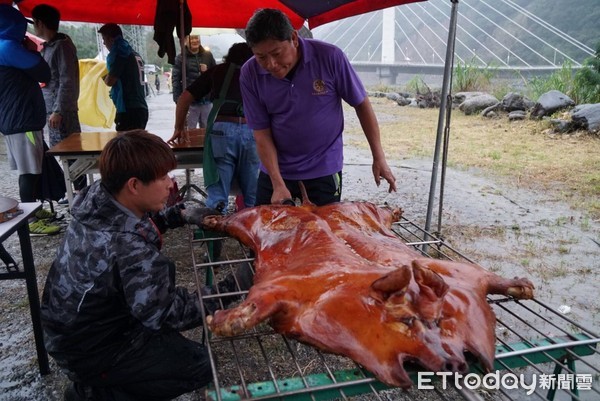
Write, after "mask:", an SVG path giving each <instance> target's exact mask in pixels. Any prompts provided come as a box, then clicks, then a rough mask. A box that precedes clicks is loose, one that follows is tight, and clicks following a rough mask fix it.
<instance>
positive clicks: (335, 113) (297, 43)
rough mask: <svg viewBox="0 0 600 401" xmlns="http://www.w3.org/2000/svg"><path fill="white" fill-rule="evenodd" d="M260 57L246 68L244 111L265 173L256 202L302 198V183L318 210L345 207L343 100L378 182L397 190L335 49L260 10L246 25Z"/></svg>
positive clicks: (362, 97)
mask: <svg viewBox="0 0 600 401" xmlns="http://www.w3.org/2000/svg"><path fill="white" fill-rule="evenodd" d="M246 41H247V43H248V45H249V46H250V48H251V49H252V52H253V53H254V56H255V57H254V58H252V59H250V60H249V61H248V62H247V63H246V64H245V65H244V66H243V68H242V72H241V76H240V84H241V89H242V97H243V100H244V112H245V115H246V119H247V122H248V125H249V126H250V127H251V128H252V129H253V130H254V137H255V140H256V145H257V150H258V154H259V157H260V160H261V166H260V169H261V172H260V175H259V178H258V191H257V199H256V204H257V205H261V204H269V203H281V202H283V201H285V200H287V199H290V198H300V197H301V195H300V190H299V186H298V183H299V182H300V181H301V182H302V183H303V184H304V186H305V188H306V190H307V193H308V197H309V199H310V200H311V201H312V202H314V203H315V204H317V205H324V204H328V203H332V202H339V201H340V198H341V189H342V166H343V140H342V133H343V130H344V116H343V110H342V100H344V101H345V102H346V103H348V104H350V105H351V106H352V107H354V109H355V110H356V114H357V116H358V119H359V120H360V124H361V126H362V128H363V131H364V133H365V136H366V137H367V141H368V142H369V146H370V148H371V153H372V154H373V175H374V178H375V182H376V184H377V185H379V184H380V181H381V178H383V179H385V180H386V181H387V182H388V183H389V191H390V192H391V191H395V190H396V178H395V177H394V174H393V173H392V171H391V170H390V168H389V166H388V164H387V162H386V160H385V154H384V152H383V149H382V147H381V140H380V134H379V126H378V124H377V118H376V117H375V113H374V112H373V109H372V107H371V103H370V102H369V98H368V97H367V94H366V91H365V89H364V87H363V85H362V83H361V81H360V80H359V78H358V76H357V75H356V73H355V71H354V70H353V69H352V66H351V65H350V62H349V61H348V59H347V58H346V56H345V55H344V53H343V52H342V51H341V50H340V49H339V48H337V47H335V46H333V45H330V44H327V43H324V42H320V41H316V40H311V39H303V38H300V37H299V36H298V33H297V32H296V31H295V30H294V28H293V27H292V25H291V23H290V21H289V19H288V18H287V16H286V15H285V14H284V13H283V12H281V11H279V10H275V9H261V10H258V11H257V12H256V13H255V14H254V15H253V16H252V18H251V19H250V21H248V25H247V26H246Z"/></svg>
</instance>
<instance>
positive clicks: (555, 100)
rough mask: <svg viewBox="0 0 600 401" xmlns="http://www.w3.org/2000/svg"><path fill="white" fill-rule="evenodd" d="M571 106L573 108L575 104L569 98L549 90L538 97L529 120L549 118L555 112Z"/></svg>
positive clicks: (559, 92)
mask: <svg viewBox="0 0 600 401" xmlns="http://www.w3.org/2000/svg"><path fill="white" fill-rule="evenodd" d="M573 106H575V102H574V101H573V99H571V98H570V97H569V96H567V95H565V94H564V93H562V92H561V91H557V90H551V91H549V92H546V93H544V94H543V95H542V96H540V98H539V99H538V101H537V103H536V104H535V106H533V110H532V111H531V118H541V117H543V116H549V115H550V114H552V113H554V112H555V111H558V110H562V109H566V108H568V107H573Z"/></svg>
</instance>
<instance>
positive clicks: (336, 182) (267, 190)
mask: <svg viewBox="0 0 600 401" xmlns="http://www.w3.org/2000/svg"><path fill="white" fill-rule="evenodd" d="M284 182H285V186H286V187H287V189H288V190H289V191H290V193H291V194H292V198H294V199H296V198H298V199H300V200H301V199H302V194H301V193H300V186H299V185H298V182H299V181H297V180H284ZM302 183H303V184H304V187H305V188H306V193H307V194H308V199H309V200H310V201H311V202H312V203H314V204H315V205H317V206H323V205H327V204H329V203H334V202H339V201H340V199H341V196H342V172H341V171H340V172H339V173H335V174H331V175H327V176H325V177H319V178H314V179H310V180H302ZM272 195H273V185H272V183H271V178H270V177H269V176H268V175H267V174H265V173H263V172H262V171H261V172H260V174H259V175H258V183H257V188H256V206H258V205H268V204H270V203H271V196H272Z"/></svg>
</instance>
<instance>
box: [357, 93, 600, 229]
mask: <svg viewBox="0 0 600 401" xmlns="http://www.w3.org/2000/svg"><path fill="white" fill-rule="evenodd" d="M371 102H372V103H373V106H374V109H375V111H376V114H377V116H378V119H379V123H380V127H381V137H382V143H383V146H384V149H385V151H386V154H387V156H388V158H391V159H404V158H410V157H414V156H422V157H432V156H433V150H434V147H435V141H436V133H437V126H438V119H439V110H438V109H419V108H415V107H400V106H398V105H396V103H395V102H393V101H391V100H388V99H384V98H371ZM550 127H551V126H550V123H549V122H547V121H539V120H538V121H534V120H529V119H526V120H524V121H514V122H511V121H509V120H508V117H507V116H506V114H503V115H500V116H499V117H497V118H491V119H490V118H484V117H480V116H478V115H471V116H466V115H464V113H462V112H461V111H460V110H458V109H455V110H453V111H452V114H451V121H450V139H449V148H448V149H449V150H448V165H450V166H453V167H455V168H478V169H480V170H481V171H482V172H484V173H485V174H489V175H493V176H494V177H496V178H501V179H503V180H506V181H510V182H511V184H512V185H515V186H518V187H527V188H534V189H542V190H545V191H553V193H554V194H555V195H556V196H557V198H558V199H561V200H564V201H567V202H568V203H569V204H570V205H572V207H574V208H577V209H580V210H582V211H584V212H585V213H588V214H589V216H590V217H591V218H592V219H594V220H598V219H600V135H598V134H590V133H587V132H584V131H577V132H574V133H570V134H555V133H552V131H551V130H550ZM354 133H355V134H359V133H360V131H355V132H354ZM350 134H352V132H350ZM347 140H349V142H351V143H355V144H359V143H360V144H361V145H362V146H366V142H365V141H364V139H361V140H356V139H353V138H352V135H350V137H349V138H347Z"/></svg>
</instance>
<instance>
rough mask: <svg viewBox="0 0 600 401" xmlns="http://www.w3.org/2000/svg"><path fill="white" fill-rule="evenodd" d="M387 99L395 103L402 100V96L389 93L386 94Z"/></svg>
mask: <svg viewBox="0 0 600 401" xmlns="http://www.w3.org/2000/svg"><path fill="white" fill-rule="evenodd" d="M385 97H386V98H388V99H389V100H393V101H394V102H395V101H397V100H398V99H400V95H399V94H398V93H396V92H388V93H386V94H385Z"/></svg>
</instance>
